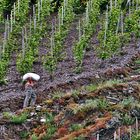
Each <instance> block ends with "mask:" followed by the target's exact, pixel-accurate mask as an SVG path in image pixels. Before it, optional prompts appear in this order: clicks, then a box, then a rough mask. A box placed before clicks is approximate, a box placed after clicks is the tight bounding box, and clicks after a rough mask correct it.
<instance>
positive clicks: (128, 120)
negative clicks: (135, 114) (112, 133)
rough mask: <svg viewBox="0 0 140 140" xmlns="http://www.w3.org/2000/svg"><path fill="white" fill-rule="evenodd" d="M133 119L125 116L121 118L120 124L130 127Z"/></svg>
mask: <svg viewBox="0 0 140 140" xmlns="http://www.w3.org/2000/svg"><path fill="white" fill-rule="evenodd" d="M134 121H135V119H134V118H132V117H131V116H130V115H128V114H125V115H123V116H122V119H121V122H122V124H123V125H132V124H133V123H134Z"/></svg>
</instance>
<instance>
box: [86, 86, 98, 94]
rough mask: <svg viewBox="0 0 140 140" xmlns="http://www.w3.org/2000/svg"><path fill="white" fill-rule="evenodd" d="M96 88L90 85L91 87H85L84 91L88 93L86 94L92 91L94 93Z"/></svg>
mask: <svg viewBox="0 0 140 140" xmlns="http://www.w3.org/2000/svg"><path fill="white" fill-rule="evenodd" d="M97 88H98V86H97V85H93V84H91V85H88V86H86V87H85V90H86V91H88V92H92V91H95V90H96V89H97Z"/></svg>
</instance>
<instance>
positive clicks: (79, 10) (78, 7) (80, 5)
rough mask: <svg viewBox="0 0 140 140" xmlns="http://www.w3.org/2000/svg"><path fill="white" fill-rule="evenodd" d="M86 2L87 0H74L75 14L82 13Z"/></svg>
mask: <svg viewBox="0 0 140 140" xmlns="http://www.w3.org/2000/svg"><path fill="white" fill-rule="evenodd" d="M86 2H87V0H82V1H81V0H75V2H74V5H73V9H74V12H75V13H76V14H80V13H83V12H84V11H85V8H86Z"/></svg>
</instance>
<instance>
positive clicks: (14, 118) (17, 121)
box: [11, 113, 28, 124]
mask: <svg viewBox="0 0 140 140" xmlns="http://www.w3.org/2000/svg"><path fill="white" fill-rule="evenodd" d="M27 117H28V114H27V113H22V114H21V115H14V116H12V117H11V122H12V123H14V124H22V123H24V122H25V121H26V120H27Z"/></svg>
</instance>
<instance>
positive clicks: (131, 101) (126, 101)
mask: <svg viewBox="0 0 140 140" xmlns="http://www.w3.org/2000/svg"><path fill="white" fill-rule="evenodd" d="M135 103H136V102H135V101H134V98H132V97H129V98H127V99H123V101H122V102H121V103H120V104H121V105H122V106H123V108H126V109H131V108H133V107H134V106H135Z"/></svg>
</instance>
